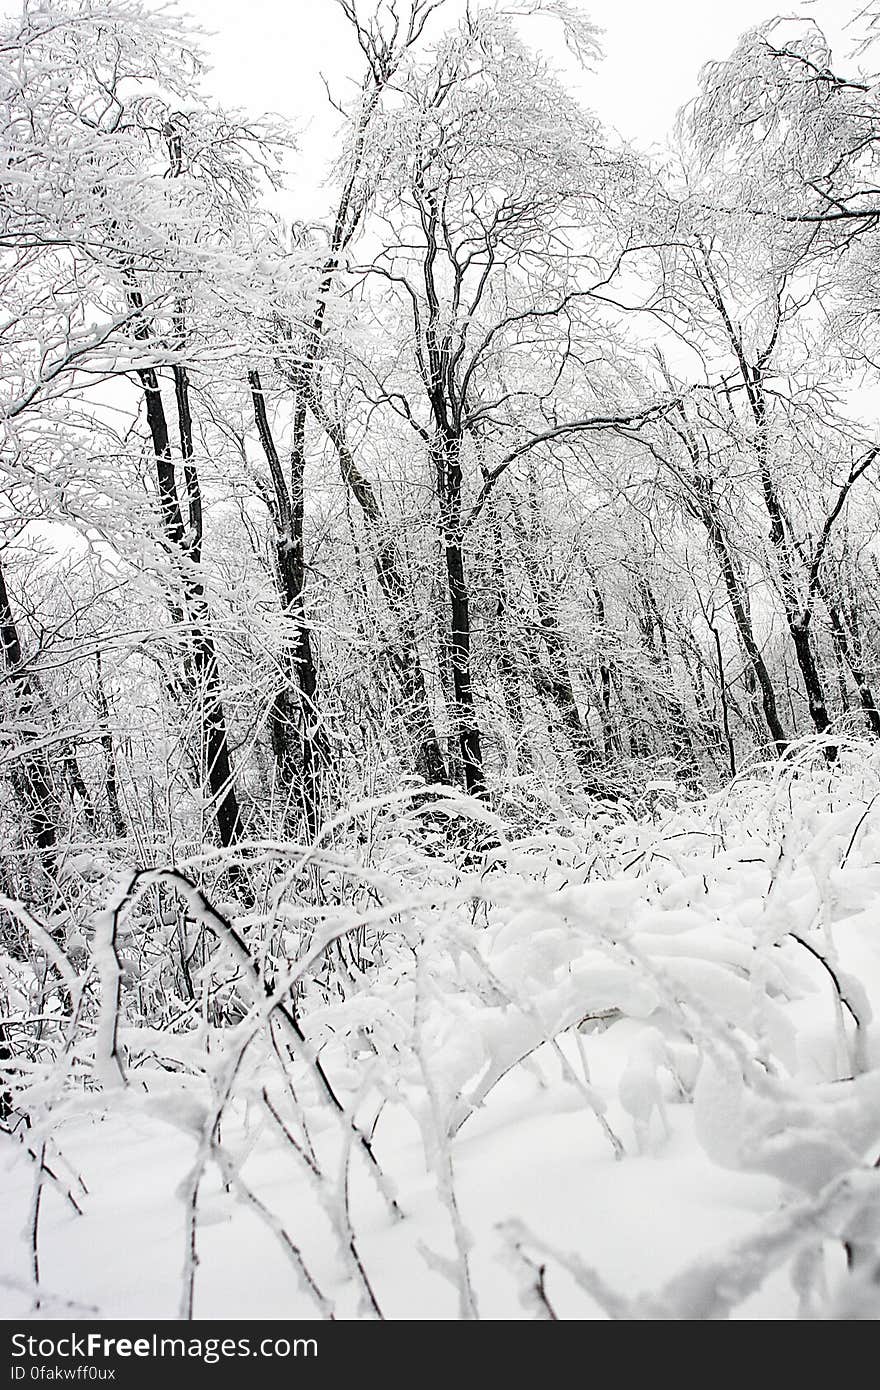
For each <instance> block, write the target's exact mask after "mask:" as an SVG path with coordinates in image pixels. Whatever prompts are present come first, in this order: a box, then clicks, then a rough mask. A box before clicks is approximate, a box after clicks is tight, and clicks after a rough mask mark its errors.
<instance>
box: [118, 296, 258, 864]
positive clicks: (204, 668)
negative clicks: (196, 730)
mask: <svg viewBox="0 0 880 1390" xmlns="http://www.w3.org/2000/svg"><path fill="white" fill-rule="evenodd" d="M129 298H130V302H131V305H132V307H133V308H134V309H135V310H136V311H137V317H136V318H135V322H134V332H135V337H136V338H138V340H139V341H141V342H148V341H149V331H148V329H147V326H146V324H145V323H144V320H143V316H142V308H143V301H142V299H141V296H140V293H139V291H138V290H136V289H134V288H130V289H129ZM138 377H139V378H140V382H141V386H142V387H143V392H144V402H145V405H146V414H147V425H148V427H149V430H150V438H151V440H152V445H153V455H154V458H155V462H156V481H157V486H158V491H159V507H160V512H161V516H162V529H163V533H164V536H165V542H166V544H167V546H168V549H169V551H170V553H171V556H172V559H173V562H174V564H175V567H176V569H177V572H178V574H179V576H180V580H181V586H182V589H183V593H184V597H185V601H186V605H187V608H188V609H189V622H188V623H187V626H188V630H189V635H190V641H191V652H192V676H193V683H194V684H195V687H196V689H195V694H196V697H197V698H198V699H199V700H200V701H201V720H200V745H201V765H202V777H203V780H204V781H205V782H206V784H207V786H208V788H209V790H210V793H211V798H212V802H213V807H214V818H215V820H216V823H217V833H218V836H219V839H220V843H221V844H222V845H223V846H224V847H227V848H228V847H229V846H230V845H233V844H235V843H236V841H237V840H238V839H239V838H240V835H241V813H240V811H239V806H238V797H237V795H236V791H235V783H234V775H233V770H232V760H231V757H230V753H229V739H228V734H227V727H226V715H225V711H224V708H223V701H222V697H221V685H220V672H219V667H218V664H217V652H216V648H215V646H214V641H213V638H212V637H211V634H210V631H209V630H208V627H207V623H208V620H209V616H210V615H209V613H208V609H207V603H206V601H205V591H204V585H203V584H202V582H201V579H200V578H199V572H198V567H199V564H200V562H201V545H202V507H201V493H200V491H199V485H198V475H197V472H196V468H195V464H194V462H193V448H192V415H191V411H190V403H189V383H188V380H187V375H186V371H185V369H184V368H183V367H180V366H178V367H176V368H175V369H174V387H175V395H176V398H177V412H178V427H179V435H180V449H181V456H182V459H183V468H184V480H185V485H186V489H187V498H188V503H189V524H190V534H189V536H187V531H186V527H185V526H184V521H183V513H182V511H181V507H180V499H179V496H178V491H177V470H176V467H175V464H174V459H173V456H172V449H171V440H170V437H169V433H168V421H167V417H166V415H165V406H164V403H163V401H162V391H161V388H160V385H159V378H158V375H157V373H156V371H155V369H154V368H153V367H143V368H140V369H139V371H138ZM172 613H173V616H174V617H175V620H176V621H177V622H178V623H180V624H183V623H184V622H185V621H186V619H185V616H184V614H183V613H182V612H181V611H179V610H178V609H176V608H173V609H172Z"/></svg>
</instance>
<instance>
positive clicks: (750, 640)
mask: <svg viewBox="0 0 880 1390" xmlns="http://www.w3.org/2000/svg"><path fill="white" fill-rule="evenodd" d="M701 503H702V505H701V506H700V509H699V516H700V520H701V521H702V523H703V525H704V526H705V528H706V532H707V535H708V537H709V541H710V544H711V546H712V549H713V550H714V552H715V556H716V558H717V560H718V564H719V567H720V569H721V577H722V579H723V580H724V587H725V589H726V590H727V597H728V599H729V600H730V610H731V612H732V614H733V620H734V623H735V624H736V630H737V633H738V634H739V639H740V642H741V643H742V647H743V651H744V652H745V655H746V659H747V660H748V663H749V666H750V668H751V670H752V672H753V673H754V677H755V681H756V683H757V686H758V689H759V691H760V696H761V708H762V710H763V715H764V720H765V722H766V725H767V729H768V731H769V733H770V737H771V739H772V740H773V744H774V747H775V750H776V752H777V753H783V752H784V751H785V749H786V748H787V747H788V737H787V735H786V732H785V729H784V728H783V726H782V720H781V719H780V717H779V710H778V708H777V704H776V691H775V690H774V688H773V682H772V680H771V679H770V672H769V671H768V669H767V664H766V662H765V661H764V657H763V655H762V653H761V649H760V647H759V646H758V643H757V641H756V639H755V632H754V628H753V627H752V619H751V614H750V612H749V602H748V598H747V595H746V593H745V590H744V588H743V586H742V584H741V582H740V577H739V575H738V573H737V570H736V566H735V564H734V561H733V556H732V555H731V552H730V546H729V545H728V541H727V536H726V534H725V531H724V527H723V525H722V523H721V518H720V516H719V514H718V505H717V502H716V501H715V499H714V498H713V497H711V496H710V495H709V494H708V490H707V489H705V490H704V491H703V494H702V497H701Z"/></svg>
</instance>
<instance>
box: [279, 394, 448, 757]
mask: <svg viewBox="0 0 880 1390" xmlns="http://www.w3.org/2000/svg"><path fill="white" fill-rule="evenodd" d="M257 381H258V382H259V378H257ZM311 409H312V413H313V415H314V416H315V419H316V420H317V421H318V424H319V425H320V426H321V428H322V429H323V431H324V433H325V434H326V435H327V438H328V439H329V440H330V442H331V444H332V445H333V447H334V449H335V450H336V456H337V458H338V460H339V467H340V470H341V472H342V477H343V481H344V482H345V484H346V486H347V487H348V488H349V490H350V492H351V494H352V496H353V497H354V499H355V501H356V502H357V504H358V507H359V508H360V510H361V514H362V515H363V518H364V521H365V522H366V524H367V527H368V530H369V534H370V538H371V542H372V544H371V550H372V556H373V565H374V568H375V570H376V577H377V579H378V581H379V587H380V588H381V590H382V593H383V595H384V597H385V600H386V602H387V604H388V607H389V608H390V609H391V612H392V614H393V616H394V619H395V622H396V625H397V630H398V638H399V644H400V659H399V662H397V663H396V666H397V669H398V672H399V675H400V678H401V687H402V690H403V697H404V702H405V705H406V708H407V714H408V718H409V720H410V721H411V727H412V729H413V733H414V735H415V737H414V743H415V749H416V752H415V760H414V761H415V766H416V770H417V772H419V773H420V775H421V776H423V777H424V778H425V780H426V781H427V782H437V783H443V782H446V781H447V780H448V775H449V774H448V772H447V769H446V762H445V759H444V757H443V753H442V750H441V748H440V741H439V739H438V738H437V731H436V728H435V726H434V719H433V716H432V714H431V709H430V705H429V702H428V691H427V686H426V684H425V676H424V672H423V670H422V663H421V660H420V658H419V651H418V643H417V640H416V627H415V622H414V618H413V604H412V597H411V595H410V594H409V592H408V590H407V585H406V584H405V582H404V579H403V574H402V566H401V562H400V555H399V553H398V548H397V546H396V545H395V543H394V540H393V538H392V534H391V528H390V525H389V522H388V518H387V517H386V515H385V512H384V510H383V508H382V505H381V503H380V501H379V499H378V497H377V496H376V492H375V490H374V488H373V485H372V483H371V482H370V480H369V479H368V478H367V477H365V475H364V474H363V473H362V472H361V470H360V469H359V468H358V466H357V464H356V462H355V459H354V456H353V455H352V452H351V450H350V448H349V446H348V441H347V440H346V437H345V431H344V429H343V427H342V425H341V424H340V423H339V422H338V421H336V420H334V419H333V418H332V417H331V416H330V415H329V414H328V412H327V411H326V410H325V409H324V408H323V406H322V404H321V402H320V401H319V400H318V399H317V398H313V399H312V402H311Z"/></svg>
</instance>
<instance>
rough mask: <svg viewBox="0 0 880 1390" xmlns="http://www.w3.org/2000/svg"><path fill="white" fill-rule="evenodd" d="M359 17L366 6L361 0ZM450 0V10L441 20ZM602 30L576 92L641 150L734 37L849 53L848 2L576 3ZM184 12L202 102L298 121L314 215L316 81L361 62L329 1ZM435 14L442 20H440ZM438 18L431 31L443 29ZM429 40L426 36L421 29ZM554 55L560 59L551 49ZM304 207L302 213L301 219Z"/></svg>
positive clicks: (324, 119)
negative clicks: (774, 28)
mask: <svg viewBox="0 0 880 1390" xmlns="http://www.w3.org/2000/svg"><path fill="white" fill-rule="evenodd" d="M360 3H361V5H362V7H364V8H366V6H367V5H369V4H370V3H371V0H360ZM456 3H457V0H450V3H449V13H450V15H451V14H452V13H453V12H454V9H455V6H456ZM576 3H582V5H583V9H584V11H585V13H586V14H587V15H588V16H589V17H590V18H591V19H592V20H593V21H594V22H595V23H596V24H597V25H598V26H599V27H600V28H601V29H603V30H604V38H603V46H604V49H605V53H606V57H605V59H604V61H603V62H602V63H601V64H600V65H599V67H598V68H597V71H596V72H595V74H593V75H586V77H585V78H584V79H583V80H582V81H581V82H578V89H579V91H580V92H581V93H582V97H583V99H584V100H585V101H586V103H587V104H588V105H589V106H591V107H592V108H593V110H594V111H596V112H597V114H598V115H599V116H600V117H601V118H602V119H603V120H604V121H605V122H606V123H607V124H608V125H610V126H613V127H615V128H616V129H617V130H618V131H620V133H621V134H622V135H624V136H625V137H627V138H628V139H631V140H633V141H635V142H637V143H638V144H639V145H641V146H642V147H645V146H648V145H652V144H658V143H662V141H663V138H664V136H665V134H666V133H667V132H668V131H669V130H670V128H671V126H672V122H673V120H674V117H675V113H676V111H677V109H678V108H679V106H681V105H682V104H683V103H684V102H685V101H687V100H688V99H689V98H690V97H691V96H692V95H693V94H694V92H695V89H696V82H697V74H698V73H699V70H700V67H701V66H702V64H703V63H704V62H706V61H707V60H708V59H710V58H722V57H724V56H726V55H727V54H728V53H729V52H730V50H731V49H732V47H733V45H734V44H735V42H736V40H737V38H738V36H739V35H740V34H741V33H742V31H743V30H744V29H746V28H748V27H749V26H751V25H754V24H757V23H760V22H762V21H763V20H766V19H769V18H771V17H772V16H773V15H776V14H779V13H783V14H789V15H802V16H811V17H812V18H814V19H815V20H817V21H818V22H820V23H821V24H822V27H823V28H824V29H825V31H826V33H828V34H829V37H832V39H833V41H834V42H835V43H836V44H837V46H838V57H839V58H840V57H845V56H846V53H847V51H848V50H849V49H850V48H851V46H852V39H851V37H850V38H849V39H847V38H846V36H845V35H844V34H843V32H842V27H841V26H842V25H843V24H844V23H845V22H846V20H847V19H848V17H849V16H850V15H851V14H852V13H853V12H854V11H855V10H856V9H857V4H856V0H815V3H809V0H806V3H804V0H801V3H797V0H790V2H789V3H786V0H734V3H732V4H727V3H724V0H576ZM182 8H183V10H184V11H185V12H186V13H188V14H189V15H191V16H192V18H193V19H194V20H195V21H196V22H197V23H198V24H199V25H200V26H201V27H202V28H203V29H205V30H208V31H210V32H209V34H208V36H207V37H206V39H205V44H206V47H207V52H208V55H209V58H210V61H211V63H212V66H213V70H212V72H211V74H210V75H209V78H208V87H209V90H210V91H212V93H213V94H214V95H215V96H217V97H218V98H220V99H221V100H223V101H224V102H227V103H228V104H230V105H236V106H243V107H245V108H246V109H248V110H249V111H251V112H267V111H275V112H279V113H281V114H283V115H284V116H286V117H289V118H292V119H293V120H295V121H296V122H297V124H298V125H299V127H300V130H301V133H302V134H301V151H302V152H301V155H300V158H299V163H298V165H297V164H294V169H295V170H298V172H299V174H300V175H301V184H300V194H301V196H303V197H304V198H305V200H306V201H307V202H308V203H309V204H314V206H313V207H312V208H311V210H312V211H314V212H318V211H320V210H322V208H321V207H320V204H321V197H320V194H319V193H318V192H317V188H318V184H319V180H320V177H321V171H322V170H323V169H324V167H325V159H326V152H327V149H328V141H329V138H330V135H331V133H332V131H333V129H334V128H335V124H336V121H335V118H334V117H333V113H332V111H330V109H329V107H328V105H327V99H326V94H325V91H324V87H323V85H322V82H321V74H322V73H323V74H324V75H325V76H326V77H327V79H328V81H329V83H330V85H331V88H332V90H334V92H336V93H344V92H345V91H346V78H351V77H356V76H357V75H358V74H359V72H360V64H359V61H358V59H359V54H358V51H357V48H356V45H355V44H354V41H353V39H352V36H351V32H350V30H349V27H348V25H347V24H346V22H345V21H344V19H343V18H342V16H341V15H340V13H339V9H338V6H337V5H336V3H335V0H183V3H182ZM441 15H442V12H441ZM441 23H442V19H441V17H440V16H438V17H437V18H435V19H434V21H433V31H434V32H437V31H438V30H439V29H440V27H441ZM530 29H532V30H533V36H532V37H533V41H534V42H535V43H536V45H537V46H540V47H542V48H543V49H544V50H545V51H546V50H547V48H548V45H550V46H553V45H554V42H555V41H554V32H553V28H551V27H550V26H549V25H548V24H547V23H546V21H529V22H528V28H526V29H525V30H524V32H525V34H526V35H528V34H529V30H530ZM428 32H431V31H430V30H429V31H428ZM552 56H554V57H555V58H559V60H563V59H564V56H565V51H564V49H562V48H561V47H560V46H559V44H558V42H556V43H555V47H553V51H552ZM302 210H304V209H301V211H302Z"/></svg>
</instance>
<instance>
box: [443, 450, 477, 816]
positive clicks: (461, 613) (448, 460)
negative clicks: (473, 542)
mask: <svg viewBox="0 0 880 1390" xmlns="http://www.w3.org/2000/svg"><path fill="white" fill-rule="evenodd" d="M434 467H435V474H436V478H437V493H438V501H439V505H440V535H441V539H442V545H443V559H444V570H445V577H446V588H447V593H448V597H449V651H450V659H451V663H452V684H453V691H454V696H455V727H456V737H457V742H458V749H459V754H460V756H461V763H462V768H463V769H464V785H465V790H466V791H468V792H470V793H471V794H472V795H474V796H485V795H486V779H485V773H484V770H483V746H482V736H481V733H480V725H479V720H478V719H477V709H476V702H475V700H474V688H473V679H472V671H471V612H470V594H469V591H468V584H467V576H466V573H465V565H464V551H463V544H462V530H461V489H462V475H461V440H460V439H459V438H457V437H456V436H455V435H454V434H452V433H451V432H450V431H449V430H447V429H442V430H438V432H437V436H436V438H435V441H434Z"/></svg>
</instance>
